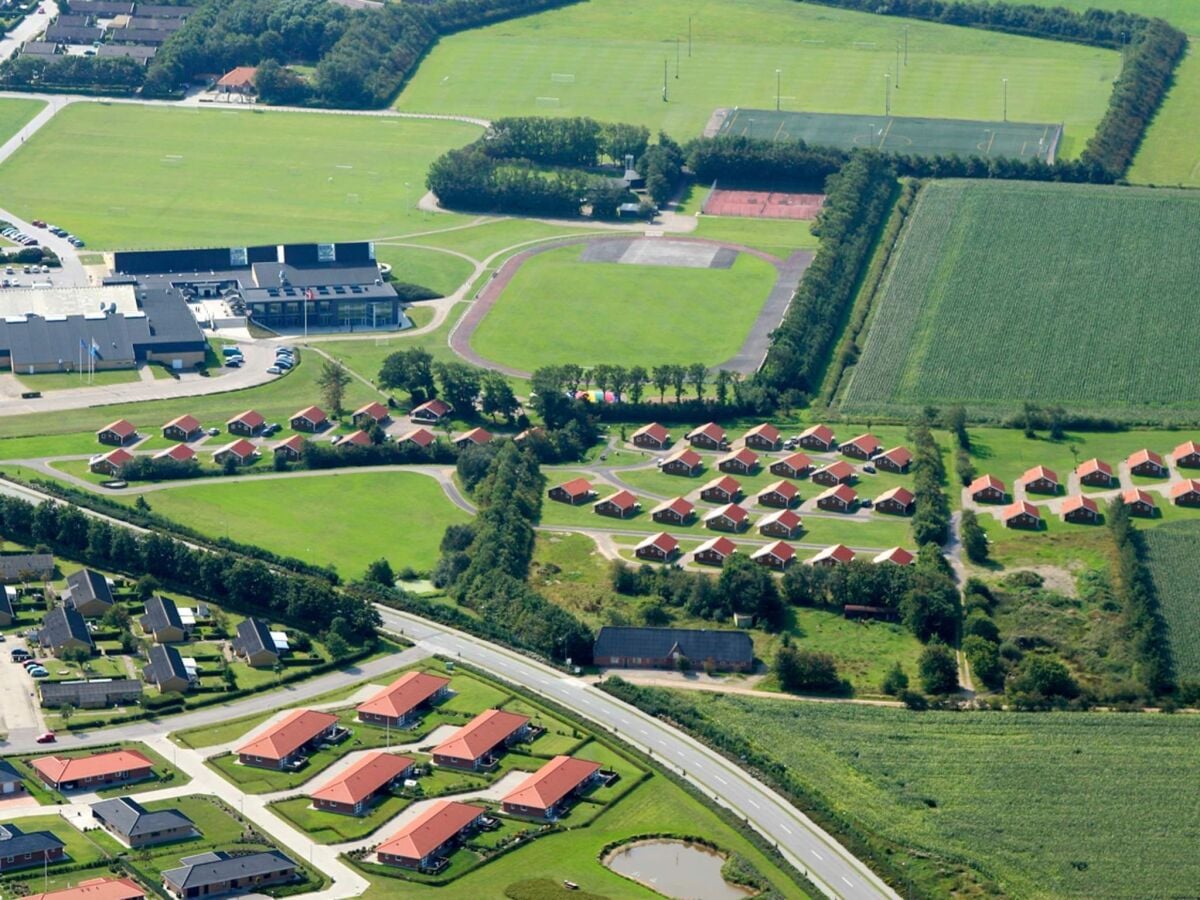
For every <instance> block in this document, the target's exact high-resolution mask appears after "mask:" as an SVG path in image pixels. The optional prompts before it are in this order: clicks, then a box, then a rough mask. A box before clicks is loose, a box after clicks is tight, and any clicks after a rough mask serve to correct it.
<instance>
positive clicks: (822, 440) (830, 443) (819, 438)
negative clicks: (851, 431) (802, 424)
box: [799, 425, 837, 453]
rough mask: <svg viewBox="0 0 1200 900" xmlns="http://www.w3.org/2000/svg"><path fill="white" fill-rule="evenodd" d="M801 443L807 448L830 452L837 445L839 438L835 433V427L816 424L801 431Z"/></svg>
mask: <svg viewBox="0 0 1200 900" xmlns="http://www.w3.org/2000/svg"><path fill="white" fill-rule="evenodd" d="M799 443H800V446H801V447H803V448H804V449H805V450H818V451H820V452H821V453H828V452H829V451H830V450H833V449H834V447H836V446H837V439H836V438H835V437H834V435H833V429H832V428H830V427H829V426H828V425H814V426H813V427H812V428H809V429H807V430H805V431H803V432H801V434H800V441H799Z"/></svg>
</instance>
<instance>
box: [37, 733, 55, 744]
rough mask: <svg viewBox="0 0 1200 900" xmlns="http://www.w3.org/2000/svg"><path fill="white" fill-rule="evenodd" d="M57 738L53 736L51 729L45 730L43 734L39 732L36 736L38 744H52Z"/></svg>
mask: <svg viewBox="0 0 1200 900" xmlns="http://www.w3.org/2000/svg"><path fill="white" fill-rule="evenodd" d="M57 740H58V738H56V737H55V736H54V732H53V731H47V732H46V733H45V734H39V735H38V737H37V742H38V743H39V744H53V743H54V742H55V741H57Z"/></svg>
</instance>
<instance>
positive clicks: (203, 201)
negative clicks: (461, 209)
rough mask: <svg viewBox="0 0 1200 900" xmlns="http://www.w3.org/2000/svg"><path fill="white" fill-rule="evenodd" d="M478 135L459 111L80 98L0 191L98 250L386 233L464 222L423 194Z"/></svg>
mask: <svg viewBox="0 0 1200 900" xmlns="http://www.w3.org/2000/svg"><path fill="white" fill-rule="evenodd" d="M478 135H479V129H478V128H476V127H474V126H471V125H465V124H462V123H457V122H432V121H420V120H398V119H382V118H378V117H371V116H341V115H316V114H303V113H275V112H271V113H267V112H257V113H256V112H251V111H238V112H235V111H220V110H212V109H202V110H191V109H186V110H185V109H170V108H161V107H147V106H131V105H107V104H103V103H76V104H72V105H71V106H69V107H67V108H66V109H64V110H63V111H62V112H60V113H58V115H56V116H55V117H54V119H53V120H51V121H50V122H49V123H48V124H47V125H46V126H45V127H43V128H42V129H41V130H40V131H38V133H37V134H36V135H34V136H33V137H32V138H30V139H29V141H27V142H26V144H25V146H23V147H22V148H21V149H20V150H19V151H17V153H16V154H15V155H14V156H12V157H11V158H10V159H9V160H8V161H6V162H5V163H4V165H2V166H0V196H2V197H3V198H4V206H5V208H7V209H11V210H12V211H13V212H14V213H17V214H19V215H22V216H25V217H26V218H33V217H37V218H42V219H48V220H53V221H55V222H57V223H58V224H59V225H61V226H62V227H64V228H68V229H70V230H71V231H73V232H75V233H76V234H78V235H80V236H81V237H82V238H83V239H84V240H86V241H87V242H88V245H89V246H91V247H103V248H126V249H127V248H137V247H180V246H183V247H186V246H197V245H199V246H228V245H237V244H247V243H254V242H270V243H277V242H282V241H313V240H319V241H333V240H350V239H363V238H375V237H387V236H392V235H397V234H402V233H404V232H408V231H417V230H423V229H424V228H428V227H433V228H437V227H447V226H448V225H451V224H454V223H455V222H456V221H458V218H457V217H451V216H447V215H439V214H431V213H422V212H420V211H419V210H418V209H417V208H416V203H417V201H418V200H419V199H420V198H421V196H422V195H423V194H424V193H425V170H426V168H427V167H428V165H429V163H430V161H432V160H433V159H434V158H435V157H436V156H438V155H439V154H441V153H442V152H444V151H446V150H448V149H449V148H451V147H458V146H461V145H463V144H466V143H468V142H469V141H471V140H474V139H475V138H476V137H478ZM462 221H466V220H465V219H463V220H462ZM432 222H436V223H437V224H436V225H431V224H430V223H432Z"/></svg>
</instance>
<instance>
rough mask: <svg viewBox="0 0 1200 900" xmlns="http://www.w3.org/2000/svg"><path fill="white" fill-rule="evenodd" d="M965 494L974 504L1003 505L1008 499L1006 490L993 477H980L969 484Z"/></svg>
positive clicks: (1000, 482)
mask: <svg viewBox="0 0 1200 900" xmlns="http://www.w3.org/2000/svg"><path fill="white" fill-rule="evenodd" d="M967 493H968V494H970V496H971V499H972V500H974V501H975V502H976V503H1003V502H1004V501H1005V500H1007V499H1008V489H1007V488H1006V487H1005V486H1004V482H1003V481H1001V480H1000V479H999V478H997V477H996V476H995V475H980V476H979V477H978V478H976V479H975V480H974V481H972V482H971V484H970V486H969V487H968V488H967Z"/></svg>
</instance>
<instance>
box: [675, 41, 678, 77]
mask: <svg viewBox="0 0 1200 900" xmlns="http://www.w3.org/2000/svg"><path fill="white" fill-rule="evenodd" d="M675 77H676V78H678V77H679V37H678V36H676V38H675Z"/></svg>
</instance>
